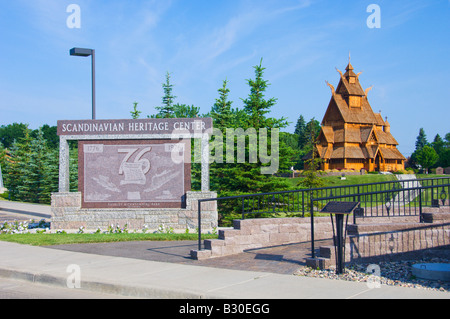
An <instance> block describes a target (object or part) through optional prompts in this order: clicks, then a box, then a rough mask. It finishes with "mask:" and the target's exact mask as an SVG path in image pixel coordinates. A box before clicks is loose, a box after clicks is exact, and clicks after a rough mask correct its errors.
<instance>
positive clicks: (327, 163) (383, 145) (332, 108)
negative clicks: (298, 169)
mask: <svg viewBox="0 0 450 319" xmlns="http://www.w3.org/2000/svg"><path fill="white" fill-rule="evenodd" d="M336 70H337V71H338V73H339V75H340V80H339V84H338V86H337V88H336V89H335V88H334V86H333V85H331V84H330V83H328V82H327V85H328V86H329V87H330V89H331V95H332V96H331V100H330V103H329V104H328V108H327V110H326V112H325V116H324V117H323V120H322V123H321V124H322V128H321V131H320V134H319V138H318V143H317V144H316V150H317V154H318V156H319V157H320V158H321V159H322V169H323V170H328V169H354V170H361V169H365V170H366V171H370V172H371V171H398V170H402V169H404V162H405V157H404V156H403V155H402V154H401V153H400V152H399V151H398V149H397V145H398V143H397V141H396V140H395V138H394V137H393V136H392V134H391V130H390V124H389V123H388V122H387V119H386V121H384V120H383V118H382V117H381V114H379V113H374V112H373V110H372V107H371V106H370V104H369V101H368V99H367V95H368V93H369V91H370V89H371V87H370V88H367V89H366V90H363V88H362V87H361V84H360V83H359V76H360V75H361V72H360V73H358V74H355V72H354V71H353V70H354V69H353V66H352V65H351V63H350V61H349V63H348V65H347V67H346V68H345V70H346V72H345V73H344V74H343V73H342V72H341V71H340V70H338V69H336Z"/></svg>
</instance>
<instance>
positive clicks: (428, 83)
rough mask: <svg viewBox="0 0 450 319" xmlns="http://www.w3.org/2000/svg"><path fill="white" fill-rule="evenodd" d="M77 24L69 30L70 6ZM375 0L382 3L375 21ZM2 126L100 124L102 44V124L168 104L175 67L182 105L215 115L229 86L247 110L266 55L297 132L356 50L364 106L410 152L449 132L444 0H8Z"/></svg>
mask: <svg viewBox="0 0 450 319" xmlns="http://www.w3.org/2000/svg"><path fill="white" fill-rule="evenodd" d="M70 4H77V5H78V6H79V7H80V10H81V11H80V18H81V27H80V28H79V29H78V28H73V29H71V28H68V26H67V24H66V20H67V18H68V17H69V16H70V14H71V13H68V12H67V11H66V10H67V7H68V6H69V5H70ZM370 4H377V5H378V6H379V8H380V9H381V15H380V17H381V26H380V28H369V27H368V26H367V22H366V21H367V18H368V17H369V16H370V15H371V13H372V12H367V7H368V6H369V5H370ZM0 29H1V30H2V31H1V33H0V43H1V46H2V50H1V53H0V125H7V124H10V123H13V122H22V123H27V124H29V125H30V128H33V129H34V128H38V127H40V126H42V125H43V124H49V125H56V121H57V120H69V119H89V118H91V83H90V76H91V75H90V58H79V57H71V56H69V50H70V49H71V48H72V47H85V48H93V49H95V50H96V75H97V81H96V85H97V90H96V94H97V118H98V119H123V118H130V111H131V109H132V106H133V102H138V103H139V105H138V109H139V110H141V111H142V112H143V114H142V115H143V116H144V117H145V116H146V115H149V114H154V113H155V106H159V105H161V97H162V95H163V91H162V87H161V84H162V83H163V82H164V80H165V74H166V73H167V72H170V73H171V82H172V84H173V85H174V91H173V93H174V94H175V95H176V96H177V99H176V100H175V102H179V103H185V104H189V105H192V104H193V105H195V106H197V107H200V109H201V112H202V113H206V112H208V111H209V110H210V109H211V106H212V105H213V104H214V101H215V99H216V98H217V97H218V92H217V89H219V88H220V87H221V86H222V82H223V80H225V79H227V80H228V81H229V84H228V87H229V89H230V90H231V92H230V95H229V98H230V100H232V101H233V106H234V107H239V108H241V107H242V101H241V98H246V97H247V96H248V94H249V87H248V85H247V83H246V80H247V79H249V78H253V76H254V69H253V66H255V65H257V64H259V62H260V60H261V58H263V66H264V67H265V68H266V70H265V79H266V80H268V81H269V82H270V84H271V85H270V86H269V88H268V89H267V92H266V97H267V98H271V97H275V98H277V99H278V101H277V104H276V105H275V106H274V107H273V109H272V114H271V115H272V116H274V117H278V118H279V117H286V118H287V119H288V120H289V121H290V122H291V125H290V126H289V127H288V128H286V129H285V131H288V132H293V130H294V126H295V123H296V121H297V119H298V117H299V115H300V114H302V115H303V116H304V118H305V119H306V120H309V119H311V118H313V117H315V118H316V119H318V120H319V121H321V120H322V118H323V115H324V114H325V111H326V108H327V106H328V103H329V101H330V97H331V92H330V89H329V88H328V87H327V86H326V84H325V81H329V82H330V83H331V84H333V85H335V86H336V85H337V83H338V81H339V74H338V73H337V72H336V70H335V68H336V67H337V68H338V69H340V70H344V69H345V67H346V65H347V63H348V55H349V52H351V62H352V65H353V66H354V67H355V71H356V72H360V71H363V73H362V75H361V76H360V81H361V84H362V86H363V88H364V89H365V88H367V87H369V86H371V85H373V90H372V91H370V93H369V102H370V103H371V105H372V108H373V110H374V111H375V112H378V111H380V110H381V114H382V116H383V117H386V116H387V117H388V120H389V122H390V124H391V132H392V133H393V135H394V137H395V138H396V139H397V141H398V142H399V144H400V145H399V149H400V151H401V152H402V153H403V154H404V155H405V156H409V155H410V154H411V153H412V152H413V151H414V143H415V139H416V137H417V135H418V133H419V129H420V128H424V129H425V132H426V134H427V137H428V140H429V141H430V142H431V141H432V140H433V138H434V136H435V135H436V134H440V135H441V136H442V137H443V136H444V135H445V134H446V133H448V132H450V125H449V107H450V89H449V74H450V59H449V58H450V1H449V0H410V1H406V0H396V1H392V0H388V1H379V0H369V1H332V0H283V1H280V0H277V1H270V0H258V1H251V0H231V1H216V0H214V1H212V0H210V1H206V0H173V1H170V0H154V1H139V0H127V1H125V0H69V1H65V0H14V1H6V0H0Z"/></svg>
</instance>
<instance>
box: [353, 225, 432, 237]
mask: <svg viewBox="0 0 450 319" xmlns="http://www.w3.org/2000/svg"><path fill="white" fill-rule="evenodd" d="M428 226H429V224H421V223H417V222H416V223H370V224H350V225H348V227H347V234H348V235H362V234H367V233H378V232H389V231H397V230H404V229H411V228H419V227H428Z"/></svg>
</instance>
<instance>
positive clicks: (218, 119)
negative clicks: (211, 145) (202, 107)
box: [210, 80, 234, 132]
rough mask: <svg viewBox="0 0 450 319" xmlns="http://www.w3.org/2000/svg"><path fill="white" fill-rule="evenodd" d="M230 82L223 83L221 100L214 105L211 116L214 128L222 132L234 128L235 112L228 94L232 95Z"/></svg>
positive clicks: (220, 93)
mask: <svg viewBox="0 0 450 319" xmlns="http://www.w3.org/2000/svg"><path fill="white" fill-rule="evenodd" d="M227 84H228V81H227V80H224V81H223V86H222V87H221V88H220V89H218V90H217V91H218V92H219V98H218V99H216V102H215V103H214V105H213V107H212V109H211V112H210V116H211V117H212V119H213V124H214V127H217V128H218V129H220V130H222V132H223V131H224V130H225V129H226V128H232V127H234V123H233V112H232V109H231V104H232V103H233V102H232V101H229V100H228V94H229V93H230V89H228V88H227Z"/></svg>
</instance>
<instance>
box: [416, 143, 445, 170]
mask: <svg viewBox="0 0 450 319" xmlns="http://www.w3.org/2000/svg"><path fill="white" fill-rule="evenodd" d="M438 159H439V155H438V154H437V153H436V151H435V150H434V148H432V147H431V146H429V145H425V146H424V147H422V148H421V149H420V150H419V151H418V152H417V153H416V160H417V163H419V164H420V165H421V166H422V167H423V168H425V170H426V172H427V173H428V168H430V167H432V166H433V165H434V164H435V163H436V162H437V160H438Z"/></svg>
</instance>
